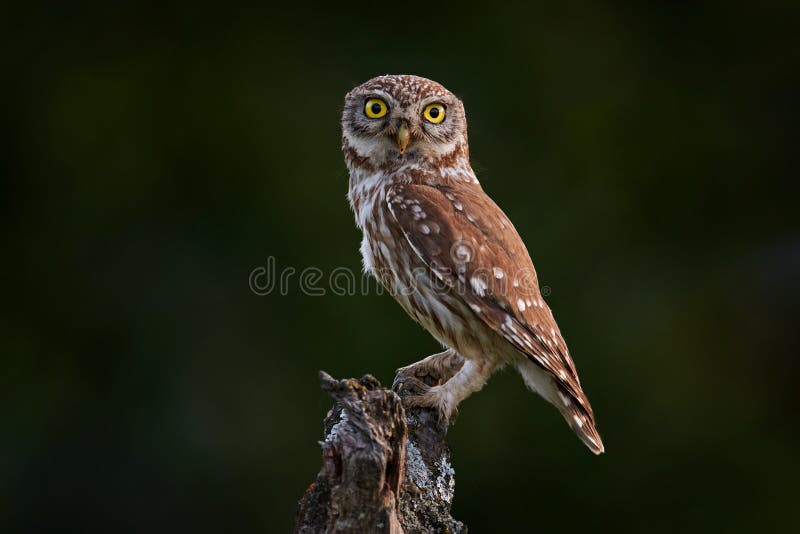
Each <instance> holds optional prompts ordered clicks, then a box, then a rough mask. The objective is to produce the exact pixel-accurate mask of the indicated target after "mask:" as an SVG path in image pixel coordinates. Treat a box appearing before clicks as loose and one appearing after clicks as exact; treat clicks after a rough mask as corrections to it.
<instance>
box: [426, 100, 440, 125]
mask: <svg viewBox="0 0 800 534" xmlns="http://www.w3.org/2000/svg"><path fill="white" fill-rule="evenodd" d="M422 116H423V117H425V120H426V121H428V122H432V123H433V124H439V123H440V122H442V121H443V120H444V104H428V105H427V106H425V111H423V112H422Z"/></svg>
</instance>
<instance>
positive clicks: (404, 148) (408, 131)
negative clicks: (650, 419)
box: [342, 76, 603, 454]
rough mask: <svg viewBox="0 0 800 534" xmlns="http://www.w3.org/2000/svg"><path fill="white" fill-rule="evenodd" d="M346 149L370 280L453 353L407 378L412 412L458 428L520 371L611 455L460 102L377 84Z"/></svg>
mask: <svg viewBox="0 0 800 534" xmlns="http://www.w3.org/2000/svg"><path fill="white" fill-rule="evenodd" d="M342 150H343V152H344V159H345V162H346V163H347V168H348V170H349V171H350V188H349V200H350V205H351V207H352V209H353V211H354V212H355V218H356V224H357V225H358V227H359V228H360V229H361V230H362V231H363V233H364V237H363V240H362V242H361V254H362V256H363V261H364V268H365V270H366V271H368V272H370V273H372V274H373V275H374V276H375V277H376V278H377V279H378V280H379V281H380V282H381V283H382V284H383V285H384V286H385V287H386V288H387V289H388V290H389V292H390V293H391V294H392V295H393V296H394V298H395V299H396V300H397V301H398V302H399V303H400V305H401V306H402V307H403V309H404V310H405V311H406V312H407V313H408V314H409V315H410V316H411V317H412V318H413V319H414V320H416V321H417V322H419V323H420V324H421V325H422V326H423V327H424V328H425V329H426V330H427V331H428V332H430V334H431V335H433V337H435V338H436V339H437V340H438V341H439V342H440V343H442V344H443V345H444V346H445V347H446V349H447V350H445V351H444V352H441V353H439V354H434V355H432V356H428V357H427V358H425V359H423V360H421V361H419V362H417V363H415V364H413V365H410V366H408V367H404V368H402V369H399V370H398V373H399V374H400V375H401V376H402V377H403V379H404V383H406V384H407V383H408V381H409V380H410V381H412V382H413V384H414V387H416V388H417V389H418V391H419V392H421V393H420V394H418V395H414V396H410V397H406V399H405V400H404V402H405V403H406V405H407V406H416V407H432V408H436V409H437V410H439V412H440V413H441V415H442V417H443V419H444V420H445V421H448V420H450V418H451V417H452V416H453V414H455V411H456V407H457V406H458V404H459V403H460V402H461V401H462V400H464V399H465V398H467V397H468V396H469V395H470V394H472V393H473V392H475V391H478V390H479V389H481V387H483V385H484V383H485V382H486V380H487V378H488V377H489V376H490V375H491V374H492V373H493V372H494V371H495V370H497V369H499V368H500V367H502V366H504V365H510V366H513V367H514V368H516V369H517V370H518V371H519V373H520V375H522V378H523V380H524V381H525V384H527V386H528V387H529V388H530V389H532V390H533V391H535V392H536V393H538V394H539V395H541V396H542V397H544V399H545V400H547V401H548V402H549V403H551V404H552V405H553V406H555V407H556V408H557V409H558V411H559V412H561V414H562V415H563V416H564V418H565V419H566V420H567V423H569V425H570V426H571V427H572V429H573V430H574V431H575V433H576V434H577V435H578V437H580V439H581V440H582V441H583V442H584V443H585V444H586V446H588V447H589V448H590V449H591V450H592V451H593V452H594V453H596V454H600V453H601V452H603V442H602V441H601V439H600V435H599V434H598V433H597V430H596V429H595V419H594V414H593V412H592V407H591V406H590V405H589V400H588V399H587V397H586V395H585V394H584V393H583V390H582V389H581V384H580V380H579V379H578V373H577V371H576V370H575V364H573V363H572V358H571V357H570V355H569V350H568V349H567V345H566V343H565V342H564V338H563V337H562V336H561V332H560V331H559V329H558V326H557V325H556V322H555V319H553V314H552V312H551V311H550V308H549V307H548V306H547V304H546V303H545V302H544V300H543V299H542V295H541V293H540V292H539V283H538V280H537V278H536V271H535V270H534V268H533V263H532V262H531V259H530V256H529V255H528V251H527V249H526V248H525V244H524V243H523V242H522V239H521V238H520V236H519V234H517V231H516V230H515V229H514V225H512V224H511V221H510V220H509V219H508V217H506V215H505V214H504V213H503V211H502V210H501V209H500V208H499V207H498V206H497V204H495V203H494V202H493V201H492V199H491V198H489V196H488V195H487V194H486V193H485V192H484V191H483V189H482V188H481V186H480V184H479V183H478V179H477V178H476V177H475V173H474V172H473V170H472V167H470V164H469V146H468V144H467V122H466V118H465V116H464V106H463V104H462V103H461V101H460V100H459V99H458V98H456V97H455V95H453V94H452V93H451V92H450V91H448V90H447V89H445V88H444V87H442V86H441V85H439V84H438V83H436V82H434V81H431V80H427V79H425V78H419V77H417V76H380V77H378V78H373V79H372V80H369V81H368V82H366V83H364V84H362V85H359V86H358V87H356V88H355V89H353V90H352V91H350V92H349V93H348V94H347V96H346V97H345V104H344V112H343V114H342ZM426 375H427V376H431V377H435V378H436V380H437V382H438V383H436V385H433V386H430V385H427V384H425V383H424V382H422V381H421V380H419V378H420V377H424V376H426Z"/></svg>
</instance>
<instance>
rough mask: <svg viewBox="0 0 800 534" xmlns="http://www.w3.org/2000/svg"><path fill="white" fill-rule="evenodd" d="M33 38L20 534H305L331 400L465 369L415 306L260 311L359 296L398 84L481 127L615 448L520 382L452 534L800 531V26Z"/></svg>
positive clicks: (15, 324) (257, 18)
mask: <svg viewBox="0 0 800 534" xmlns="http://www.w3.org/2000/svg"><path fill="white" fill-rule="evenodd" d="M0 11H1V12H2V15H0V30H1V31H0V35H2V37H1V39H2V41H3V43H4V44H3V47H2V52H0V57H1V58H2V61H3V69H2V72H3V73H4V77H3V78H4V80H3V84H2V85H3V87H2V89H0V91H2V92H3V94H4V95H5V96H4V97H3V104H4V105H3V106H2V108H0V125H1V127H0V141H2V143H1V144H0V156H1V157H0V171H1V175H2V180H1V181H0V187H2V190H0V217H2V220H3V223H2V227H1V228H0V232H1V234H0V235H2V273H1V274H2V276H1V277H0V291H2V299H0V358H2V360H0V361H1V362H2V364H1V365H0V399H2V401H1V402H0V415H1V416H2V425H0V514H1V516H0V517H2V522H3V524H5V525H7V526H8V528H3V531H4V532H28V531H39V532H44V531H58V532H69V531H75V532H161V531H179V532H186V531H192V532H286V531H288V530H289V529H290V528H291V525H292V522H293V514H294V510H295V502H296V500H297V499H298V498H299V497H300V496H301V495H302V493H303V491H304V490H305V488H306V487H307V486H308V484H309V483H310V482H311V481H312V480H313V479H314V477H315V475H316V473H317V471H318V469H319V466H320V450H319V446H318V444H317V440H319V439H321V433H322V418H323V416H324V415H325V413H326V411H327V410H328V408H329V407H330V404H331V403H330V401H329V399H328V398H326V397H325V396H324V394H323V393H322V392H321V391H320V390H319V387H318V383H317V376H316V373H317V371H318V370H319V369H325V370H326V371H328V372H330V373H332V374H333V375H335V376H337V377H347V376H360V375H362V374H364V373H373V374H375V375H376V376H377V377H378V378H379V379H380V380H382V381H383V382H384V384H388V383H390V381H391V379H392V377H393V370H394V369H395V368H397V367H399V366H401V365H405V364H407V363H409V362H412V361H415V360H416V359H419V358H420V357H422V356H425V355H427V354H430V353H432V352H434V351H436V349H437V345H436V343H435V342H434V341H433V339H432V338H430V336H428V335H427V334H426V333H425V332H424V331H422V330H421V329H420V328H419V327H418V326H416V325H415V324H413V322H412V321H411V320H410V319H408V318H407V317H406V316H405V315H404V314H403V312H402V311H401V309H400V308H399V306H397V305H396V304H395V303H394V302H393V301H392V299H391V298H390V297H389V296H387V295H382V296H381V295H377V294H376V293H375V292H374V291H372V292H370V294H369V295H365V296H337V295H334V294H332V293H330V292H327V293H326V294H325V295H324V296H308V295H304V294H303V293H302V292H301V291H300V289H299V284H298V279H297V277H296V275H295V277H294V278H292V279H290V283H289V286H288V287H289V291H288V295H279V294H277V293H273V294H270V295H266V296H258V295H255V294H254V293H253V292H251V291H250V289H249V286H248V277H249V275H250V272H251V271H252V270H253V269H254V268H257V267H259V266H266V264H267V258H268V257H274V258H275V261H276V267H277V269H285V268H288V267H294V268H295V269H297V271H298V272H299V271H300V270H302V269H303V268H306V267H311V266H313V267H318V268H320V269H322V271H323V272H324V273H325V274H326V276H327V274H329V273H330V272H331V271H332V270H333V269H335V268H336V267H346V268H349V269H352V270H353V271H355V272H358V270H359V269H360V257H359V253H358V244H359V239H360V235H359V233H358V231H357V230H356V228H355V226H354V223H353V220H352V214H351V213H350V211H349V209H348V206H347V202H346V199H345V194H346V184H347V177H346V171H345V168H344V165H343V162H342V157H341V153H340V131H339V124H338V121H339V114H340V107H341V104H342V101H343V96H344V94H345V92H346V91H348V90H349V89H350V88H351V87H353V86H355V85H357V84H359V83H361V82H363V81H365V80H366V79H368V78H371V77H373V76H375V75H379V74H385V73H414V74H418V75H422V76H426V77H430V78H433V79H435V80H437V81H440V82H441V83H443V84H444V85H446V86H447V87H448V88H450V89H451V90H452V91H454V92H455V93H456V94H458V95H459V96H460V97H462V99H463V100H464V102H465V105H466V108H467V114H468V119H469V122H470V141H471V148H472V158H473V163H474V166H475V168H476V171H477V172H478V175H479V177H480V179H481V182H482V183H483V185H484V188H485V189H486V190H487V191H488V192H489V193H490V194H491V195H492V196H493V197H494V198H495V200H496V201H497V202H498V203H499V204H500V205H501V206H502V207H503V208H504V210H505V211H506V212H507V213H508V214H509V216H510V217H511V219H512V220H513V221H514V222H515V224H516V226H517V228H518V229H519V231H520V233H521V234H522V236H523V238H524V239H525V240H526V242H527V245H528V247H529V249H530V251H531V254H532V256H533V259H534V262H535V263H536V266H537V269H538V271H539V276H540V280H541V283H542V284H543V285H546V286H548V287H549V288H550V291H551V295H550V297H549V298H548V302H549V303H550V305H551V306H552V307H553V309H554V312H555V314H556V317H557V319H558V320H559V324H560V326H561V329H562V331H563V332H564V334H565V336H566V338H567V341H568V342H569V344H570V347H571V350H572V353H573V355H574V358H575V360H576V362H577V366H578V369H579V370H580V373H581V377H582V379H583V382H584V385H585V388H586V390H587V392H588V394H589V397H590V398H591V399H592V402H593V404H594V408H595V411H596V413H597V415H598V420H599V428H600V431H601V433H602V435H603V437H604V439H605V442H606V448H607V451H608V452H607V454H605V455H603V456H601V457H593V456H592V455H591V454H590V453H589V452H588V451H586V450H585V449H584V447H583V446H582V445H581V443H580V442H579V441H578V439H576V438H575V437H574V436H573V435H572V433H571V431H570V430H569V429H568V428H567V426H566V425H565V424H564V422H563V421H562V420H561V418H560V416H559V415H558V414H557V413H556V411H555V410H553V409H552V408H551V407H549V406H547V405H546V404H545V403H544V402H542V401H541V400H540V399H538V398H536V397H534V396H533V395H532V394H530V393H529V392H527V391H526V390H525V388H524V387H523V385H522V382H521V380H520V379H519V377H518V376H516V375H515V374H514V373H512V372H508V371H506V372H502V373H500V374H498V375H497V376H495V377H494V378H493V379H492V380H491V381H490V383H489V385H488V386H487V387H486V388H485V389H484V390H483V391H482V392H481V393H480V394H477V395H475V396H473V397H471V398H470V399H469V400H468V401H466V402H465V403H464V404H463V405H462V407H461V415H460V417H459V419H458V422H457V424H456V425H455V426H454V427H453V428H452V429H451V431H450V437H449V441H450V444H451V446H452V448H453V453H454V467H455V469H456V473H457V487H456V502H455V509H454V515H455V516H456V517H457V518H459V519H461V520H463V521H464V522H465V523H467V524H468V525H469V526H470V527H471V531H473V532H519V531H527V530H530V531H534V532H555V531H558V532H562V533H565V532H586V531H587V530H592V531H601V532H674V531H675V530H681V531H684V532H690V531H704V532H709V531H710V532H753V531H755V532H787V531H790V530H792V529H797V528H798V527H799V526H800V525H798V523H800V521H799V520H798V518H797V515H796V510H795V508H794V507H795V506H796V505H797V503H798V499H800V493H799V492H798V487H797V479H798V477H800V456H799V455H798V438H800V432H798V424H797V423H798V417H797V403H798V400H800V399H798V387H797V371H798V363H797V359H798V351H797V349H798V344H797V337H798V336H797V327H798V324H797V320H798V306H797V302H798V299H800V231H799V230H800V228H799V227H800V225H799V224H798V197H797V187H796V181H797V178H798V177H797V168H798V166H797V159H798V158H797V152H798V149H797V132H796V128H797V125H798V121H797V119H798V114H797V97H798V91H797V86H796V84H795V82H796V81H797V80H796V78H797V75H798V67H800V61H798V60H799V59H800V46H798V37H797V28H798V27H800V26H799V25H798V22H800V21H799V20H798V19H799V18H800V17H798V16H797V15H798V9H797V6H796V5H795V4H794V3H790V2H786V3H785V5H784V4H780V3H771V2H767V3H760V4H753V3H741V5H736V4H735V3H719V4H710V3H709V4H696V5H692V6H688V5H682V6H679V5H675V4H674V3H671V2H655V3H634V2H630V3H627V4H626V3H623V2H597V3H596V2H566V3H559V4H557V5H552V4H539V5H537V4H527V5H525V6H523V7H516V8H512V7H508V6H502V5H501V4H499V3H483V2H481V3H474V4H470V3H461V4H459V5H458V6H452V7H434V6H432V5H431V6H424V5H423V4H419V3H416V4H415V3H411V4H399V5H397V4H371V5H365V6H352V9H349V10H345V9H344V8H342V7H328V8H326V7H322V6H315V5H309V4H302V3H295V4H293V5H283V6H282V7H275V6H268V5H267V3H263V4H262V5H261V6H260V7H259V8H249V9H234V8H232V7H224V6H221V5H215V4H212V3H196V2H192V3H190V2H183V3H176V4H172V5H169V6H167V5H162V4H159V3H147V2H144V3H142V2H139V3H136V4H135V5H125V4H114V3H97V4H96V5H86V6H83V7H78V6H75V5H69V4H56V3H53V4H50V5H37V4H33V3H26V4H21V3H20V5H17V6H10V5H6V6H4V7H2V8H0ZM324 282H325V281H324V280H323V281H322V282H321V283H320V285H321V286H324V285H325V283H324ZM795 531H797V530H795Z"/></svg>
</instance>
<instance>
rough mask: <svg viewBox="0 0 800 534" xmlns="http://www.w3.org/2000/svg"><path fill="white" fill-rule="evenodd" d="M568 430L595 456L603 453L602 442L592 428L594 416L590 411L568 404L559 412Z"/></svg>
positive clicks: (574, 404)
mask: <svg viewBox="0 0 800 534" xmlns="http://www.w3.org/2000/svg"><path fill="white" fill-rule="evenodd" d="M560 411H561V415H563V416H564V419H566V421H567V423H568V424H569V426H570V428H572V430H573V431H574V432H575V434H577V435H578V437H579V438H580V439H581V441H582V442H583V443H584V445H586V446H587V447H589V450H591V451H592V452H593V453H595V454H602V453H604V452H605V450H606V449H605V447H604V446H603V440H602V438H601V437H600V434H599V433H598V432H597V429H596V428H595V426H594V416H593V415H592V413H591V411H590V410H586V409H585V408H584V407H583V406H581V405H580V404H576V403H570V405H569V406H565V407H564V408H563V409H561V410H560Z"/></svg>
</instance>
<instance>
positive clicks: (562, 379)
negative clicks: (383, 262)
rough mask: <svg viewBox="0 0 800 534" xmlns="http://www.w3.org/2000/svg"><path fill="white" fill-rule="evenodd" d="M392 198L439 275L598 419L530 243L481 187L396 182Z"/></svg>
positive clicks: (411, 238)
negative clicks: (549, 303)
mask: <svg viewBox="0 0 800 534" xmlns="http://www.w3.org/2000/svg"><path fill="white" fill-rule="evenodd" d="M386 201H387V203H388V207H389V211H390V212H391V214H392V215H393V217H394V219H395V220H396V221H397V223H398V225H399V226H400V227H401V229H402V232H403V234H404V236H405V237H406V239H407V240H408V243H409V244H410V245H411V248H412V249H413V250H414V252H415V253H416V254H417V255H418V256H419V257H420V258H421V259H422V260H423V261H424V262H425V264H426V265H427V266H428V267H429V268H430V269H431V271H432V272H433V273H434V275H435V276H437V277H438V278H439V279H440V280H442V281H443V282H444V283H445V284H446V285H447V286H448V287H449V288H450V289H452V290H455V291H456V292H457V293H458V294H459V295H460V296H461V297H462V298H463V299H464V301H465V302H466V303H467V304H468V305H469V307H470V308H471V309H472V310H473V312H474V313H475V314H476V315H477V316H478V317H480V318H481V319H483V321H484V322H485V323H486V324H487V325H489V326H490V327H491V328H492V329H493V330H494V331H496V332H497V333H498V334H500V335H501V336H503V337H504V338H505V339H506V340H507V341H508V342H509V343H510V344H511V345H512V346H513V347H514V348H516V349H517V350H518V351H519V352H521V353H522V354H524V355H526V356H527V357H528V358H529V359H530V360H531V361H533V362H534V363H535V364H537V365H538V366H539V367H540V368H542V369H543V370H545V371H546V372H547V374H548V375H550V376H551V377H552V378H553V380H554V381H555V383H556V385H557V386H558V388H559V392H563V393H562V394H565V393H567V394H569V395H570V396H571V397H572V398H573V399H575V400H576V401H577V402H578V403H580V405H581V406H582V407H583V408H584V410H585V412H586V414H587V415H588V416H589V418H590V420H593V414H592V409H591V406H590V405H589V401H588V399H587V398H586V396H585V395H584V393H583V391H582V389H581V386H580V381H579V380H578V374H577V372H576V370H575V365H574V363H573V362H572V358H571V357H570V355H569V351H568V350H567V346H566V343H565V342H564V339H563V338H562V336H561V332H560V331H559V329H558V325H556V322H555V319H554V318H553V314H552V312H551V311H550V308H549V307H548V306H547V304H545V302H544V300H542V297H541V294H540V292H539V284H538V281H537V278H536V271H535V270H534V267H533V262H532V261H531V259H530V256H529V255H528V251H527V249H526V248H525V244H524V243H523V242H522V239H521V238H520V236H519V234H518V233H517V231H516V230H515V228H514V226H513V225H512V224H511V222H510V221H509V220H508V218H507V217H506V216H505V214H504V213H503V212H502V210H501V209H500V208H499V207H498V206H497V204H495V203H494V202H493V201H492V199H491V198H489V196H488V195H486V193H484V192H483V190H482V189H481V188H480V186H477V185H471V184H470V185H461V184H457V185H454V186H448V185H436V186H428V185H419V184H395V185H393V186H391V187H390V188H389V190H388V191H387V196H386ZM565 403H566V401H565Z"/></svg>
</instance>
